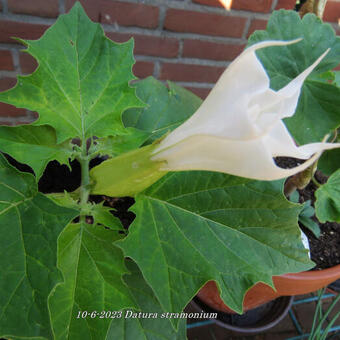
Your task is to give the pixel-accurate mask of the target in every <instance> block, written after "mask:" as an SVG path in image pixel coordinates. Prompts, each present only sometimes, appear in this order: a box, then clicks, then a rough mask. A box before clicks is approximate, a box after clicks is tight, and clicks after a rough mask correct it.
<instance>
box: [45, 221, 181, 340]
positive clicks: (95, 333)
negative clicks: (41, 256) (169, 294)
mask: <svg viewBox="0 0 340 340" xmlns="http://www.w3.org/2000/svg"><path fill="white" fill-rule="evenodd" d="M121 238H122V236H121V235H120V234H118V233H117V232H114V231H112V230H108V229H104V228H103V227H102V226H99V225H86V224H83V223H79V224H70V225H68V226H67V227H66V228H65V229H64V231H63V232H62V234H61V235H60V238H59V241H58V267H59V269H60V270H61V272H62V273H63V276H64V282H63V283H61V284H59V285H58V286H57V287H56V288H55V289H54V291H53V292H52V294H51V296H50V298H49V309H50V315H51V321H52V328H53V334H54V338H55V339H58V340H62V339H70V340H71V339H72V340H77V339H81V340H86V339H89V340H90V339H103V340H104V339H107V340H116V339H126V340H130V339H131V340H134V339H154V340H165V339H167V340H173V339H185V330H186V329H185V320H182V321H181V322H180V328H179V330H178V331H176V330H175V329H174V328H173V327H172V325H171V323H170V321H169V320H167V319H162V318H161V317H160V316H161V314H162V313H164V312H165V311H164V310H163V309H162V308H161V307H160V305H159V302H158V301H157V299H156V297H155V295H154V293H153V292H152V290H151V288H150V287H149V286H148V285H147V283H146V282H145V280H144V279H143V276H142V275H141V273H140V271H139V270H138V269H137V268H136V265H134V264H133V263H131V261H128V262H127V267H128V268H127V267H126V266H125V263H124V257H123V253H122V251H121V250H120V249H119V248H118V247H116V246H115V245H114V242H115V241H117V240H119V239H121ZM128 269H129V271H131V273H130V272H129V271H128ZM84 311H85V312H86V311H87V312H88V315H87V316H86V317H82V316H81V315H82V313H83V312H84ZM127 311H129V312H128V313H129V314H130V315H131V312H133V313H135V312H137V311H142V312H144V313H145V312H148V313H157V314H158V315H159V318H157V319H153V318H152V319H151V318H146V319H144V318H140V319H136V318H132V317H128V318H126V319H125V318H124V316H125V314H126V313H127ZM93 312H94V313H95V314H92V316H91V313H93Z"/></svg>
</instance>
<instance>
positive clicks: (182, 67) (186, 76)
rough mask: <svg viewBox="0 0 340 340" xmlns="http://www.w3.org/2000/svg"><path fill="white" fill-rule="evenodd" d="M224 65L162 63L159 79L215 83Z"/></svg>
mask: <svg viewBox="0 0 340 340" xmlns="http://www.w3.org/2000/svg"><path fill="white" fill-rule="evenodd" d="M224 70H225V68H224V67H217V66H203V65H192V64H178V63H163V64H162V67H161V75H160V79H163V80H173V81H187V82H198V83H215V82H216V81H217V80H218V78H219V77H220V75H221V74H222V72H223V71H224Z"/></svg>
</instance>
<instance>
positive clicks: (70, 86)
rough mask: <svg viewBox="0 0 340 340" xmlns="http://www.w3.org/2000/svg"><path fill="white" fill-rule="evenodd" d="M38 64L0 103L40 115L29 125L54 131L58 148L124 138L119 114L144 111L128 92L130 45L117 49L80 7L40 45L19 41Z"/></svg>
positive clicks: (61, 19)
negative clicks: (74, 141) (76, 140)
mask: <svg viewBox="0 0 340 340" xmlns="http://www.w3.org/2000/svg"><path fill="white" fill-rule="evenodd" d="M22 42H23V43H24V44H26V45H27V46H28V48H27V50H26V51H27V52H28V53H29V54H31V55H32V56H33V57H35V58H36V59H37V61H38V63H39V66H38V68H37V70H36V71H35V72H34V73H33V74H32V75H30V76H19V77H18V83H17V85H16V87H14V88H13V89H10V90H8V91H6V92H3V93H1V94H0V101H3V102H5V103H9V104H12V105H15V106H17V107H23V108H26V109H29V110H32V111H37V112H38V113H39V119H38V120H37V121H36V122H34V125H44V124H47V125H50V126H52V127H54V128H55V130H56V133H57V142H58V143H61V142H63V141H65V140H67V139H70V138H75V137H80V138H82V139H86V138H89V137H92V136H97V137H106V136H112V135H116V134H124V133H125V132H124V127H123V124H122V121H121V114H122V112H123V111H124V110H126V109H127V108H130V107H136V106H137V107H138V106H143V104H142V102H141V101H140V100H139V99H138V98H137V97H136V96H135V90H134V89H133V88H131V87H129V82H130V81H131V80H132V79H134V76H133V75H132V72H131V69H132V65H133V63H134V59H133V54H132V51H133V40H130V41H128V42H126V43H123V44H117V43H114V42H112V41H111V40H109V39H108V38H107V37H105V35H104V32H103V29H102V28H101V26H100V25H99V24H95V23H93V22H91V20H90V19H89V18H88V17H87V15H86V14H85V12H84V10H83V8H82V7H81V5H80V4H79V3H76V5H75V6H74V7H73V8H72V10H71V11H70V12H69V14H67V15H61V16H60V17H59V18H58V20H57V21H56V23H55V24H54V25H53V26H52V27H51V28H49V29H48V30H47V31H46V33H45V34H44V35H43V37H42V38H41V39H39V40H35V41H32V40H28V41H22Z"/></svg>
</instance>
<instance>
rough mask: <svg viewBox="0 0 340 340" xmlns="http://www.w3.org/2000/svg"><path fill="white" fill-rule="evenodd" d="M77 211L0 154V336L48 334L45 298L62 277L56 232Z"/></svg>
mask: <svg viewBox="0 0 340 340" xmlns="http://www.w3.org/2000/svg"><path fill="white" fill-rule="evenodd" d="M76 216H77V211H74V210H71V209H65V208H62V207H60V206H58V205H56V204H54V203H53V202H52V201H51V200H49V199H48V198H46V197H45V196H44V195H42V194H40V193H38V191H37V185H36V183H35V179H34V177H33V176H32V175H31V174H27V173H21V172H19V171H17V170H16V169H14V168H13V167H11V166H10V165H9V164H8V163H7V162H6V160H5V159H4V157H3V156H2V155H0V228H1V238H0V272H1V280H0V337H6V338H10V339H18V338H32V339H33V338H34V339H51V338H52V332H51V325H50V320H49V315H48V309H47V298H48V296H49V294H50V292H51V290H52V288H53V287H54V286H55V285H56V284H57V283H58V282H60V281H61V280H62V278H61V275H60V272H59V271H58V269H57V266H56V263H57V258H56V252H57V238H58V236H59V234H60V232H61V231H62V229H63V228H64V227H65V225H67V224H68V223H69V222H70V221H71V220H72V219H73V218H74V217H76Z"/></svg>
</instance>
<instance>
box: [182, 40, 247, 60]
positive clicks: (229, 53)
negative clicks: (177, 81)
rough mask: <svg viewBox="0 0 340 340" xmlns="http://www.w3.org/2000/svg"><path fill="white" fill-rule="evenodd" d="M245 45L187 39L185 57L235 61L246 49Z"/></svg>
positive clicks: (184, 47)
mask: <svg viewBox="0 0 340 340" xmlns="http://www.w3.org/2000/svg"><path fill="white" fill-rule="evenodd" d="M244 47H245V45H236V44H220V43H213V42H209V41H201V40H193V39H185V40H184V43H183V57H186V58H200V59H213V60H233V59H235V58H236V57H237V56H238V55H239V54H240V53H241V52H242V50H243V49H244Z"/></svg>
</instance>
